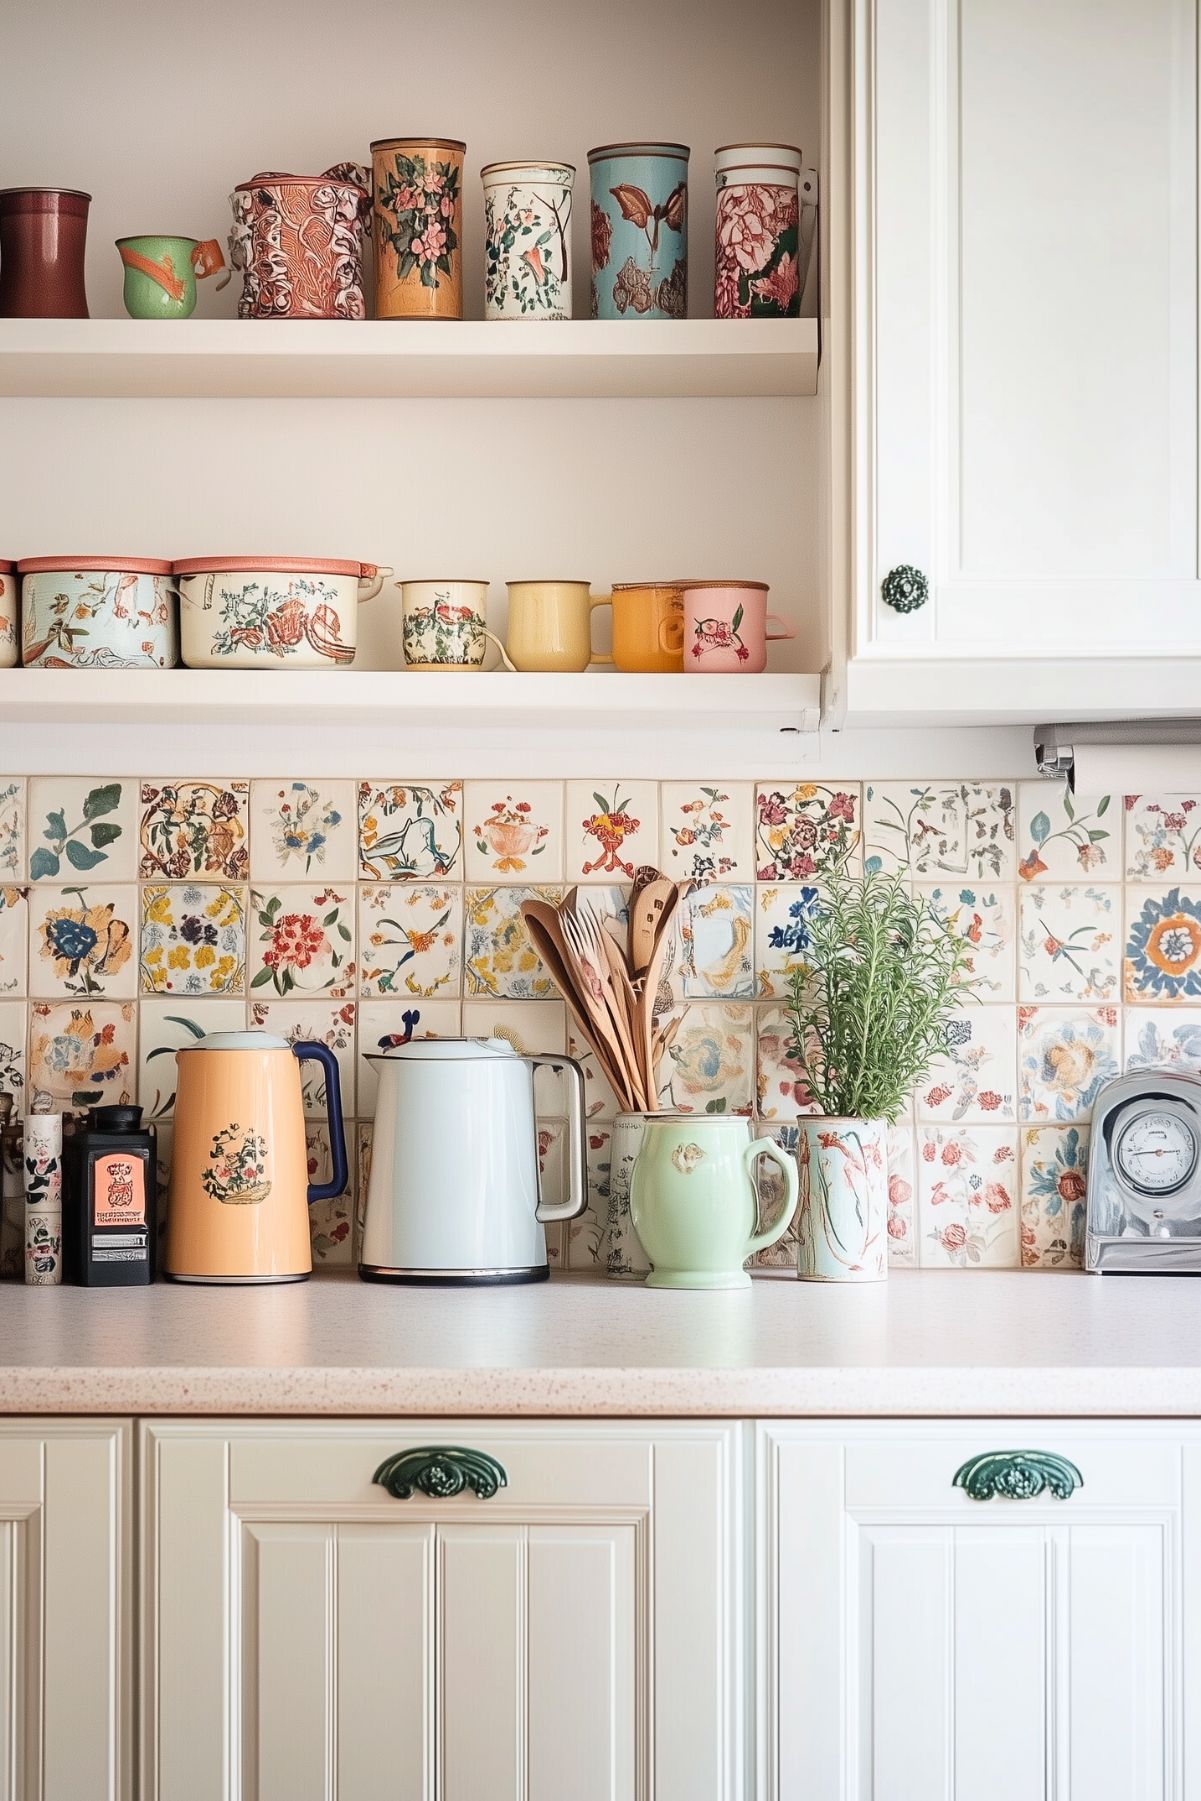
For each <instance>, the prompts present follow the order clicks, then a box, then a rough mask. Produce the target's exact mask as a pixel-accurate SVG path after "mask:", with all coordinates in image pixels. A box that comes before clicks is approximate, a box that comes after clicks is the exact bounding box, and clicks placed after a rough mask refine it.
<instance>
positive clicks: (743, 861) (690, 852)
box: [659, 782, 755, 882]
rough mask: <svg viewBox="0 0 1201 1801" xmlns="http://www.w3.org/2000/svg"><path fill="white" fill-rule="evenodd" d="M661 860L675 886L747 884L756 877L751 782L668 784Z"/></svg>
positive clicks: (663, 792) (662, 802) (662, 797)
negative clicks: (684, 884) (679, 884)
mask: <svg viewBox="0 0 1201 1801" xmlns="http://www.w3.org/2000/svg"><path fill="white" fill-rule="evenodd" d="M659 799H660V806H661V809H662V831H661V834H660V837H661V854H662V859H663V862H662V868H663V872H664V874H665V875H669V876H672V877H674V879H675V880H676V881H677V882H688V881H692V882H727V881H733V882H738V881H742V882H749V881H750V880H751V879H752V878H753V876H754V874H755V852H754V822H755V790H754V786H753V784H752V783H750V782H664V783H663V786H662V787H661V788H660V790H659Z"/></svg>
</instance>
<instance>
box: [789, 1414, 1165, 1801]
mask: <svg viewBox="0 0 1201 1801" xmlns="http://www.w3.org/2000/svg"><path fill="white" fill-rule="evenodd" d="M758 1436H759V1443H758V1459H757V1467H758V1484H759V1526H760V1535H759V1546H760V1550H759V1557H760V1596H761V1602H762V1605H761V1610H760V1619H759V1635H758V1650H759V1701H760V1705H759V1721H758V1724H759V1753H760V1755H759V1769H760V1795H761V1796H762V1797H765V1798H766V1797H771V1801H852V1798H854V1801H1015V1798H1016V1797H1020V1798H1021V1801H1043V1798H1046V1801H1197V1797H1201V1604H1199V1592H1198V1583H1199V1572H1198V1567H1197V1566H1198V1559H1199V1557H1201V1532H1199V1529H1198V1528H1199V1524H1201V1516H1199V1513H1198V1509H1199V1508H1201V1438H1199V1437H1198V1436H1197V1435H1196V1434H1195V1433H1194V1432H1193V1430H1192V1428H1191V1427H1185V1428H1184V1429H1183V1430H1182V1429H1181V1428H1179V1427H1177V1428H1176V1429H1174V1430H1172V1429H1168V1428H1163V1429H1160V1428H1158V1427H1154V1426H1140V1425H1129V1426H1127V1425H1124V1424H1122V1423H1120V1422H1113V1423H1110V1424H1108V1425H1096V1426H1081V1425H1078V1424H1073V1423H1071V1422H1064V1421H1030V1420H1024V1421H1018V1422H1012V1421H1010V1422H1006V1421H998V1420H985V1421H981V1422H979V1423H978V1424H975V1425H964V1424H963V1423H962V1422H956V1423H954V1424H947V1425H941V1424H931V1423H929V1422H924V1421H906V1422H897V1423H895V1424H888V1425H866V1424H865V1425H864V1426H862V1427H860V1428H856V1427H848V1426H846V1425H845V1424H844V1425H842V1426H841V1427H837V1428H833V1427H832V1428H823V1427H821V1426H805V1425H800V1424H798V1425H792V1424H782V1423H781V1424H772V1425H765V1426H763V1427H761V1428H760V1429H759V1435H758ZM1032 1449H1033V1450H1036V1451H1040V1452H1044V1453H1049V1454H1051V1458H1052V1461H1051V1462H1050V1463H1044V1464H1038V1463H1035V1464H1034V1465H1033V1468H1034V1473H1033V1474H1031V1468H1032V1460H1031V1459H1030V1458H1029V1457H1028V1456H1027V1457H1026V1458H1025V1459H1024V1460H1023V1461H1020V1462H1019V1461H1015V1459H1014V1457H1013V1456H1012V1454H1013V1453H1022V1452H1027V1453H1028V1452H1029V1451H1031V1450H1032ZM988 1453H999V1454H1003V1455H1001V1456H998V1457H997V1458H996V1459H995V1460H992V1461H990V1462H989V1463H987V1464H985V1465H983V1466H982V1467H981V1466H980V1464H979V1463H978V1462H977V1463H976V1473H975V1475H974V1477H969V1476H968V1475H967V1473H965V1476H964V1478H963V1479H962V1480H964V1481H965V1482H966V1483H967V1486H956V1485H955V1476H956V1472H957V1471H959V1470H960V1469H961V1468H963V1467H964V1466H970V1465H971V1464H972V1463H973V1461H975V1460H979V1459H980V1458H981V1457H982V1456H983V1455H984V1454H988ZM1063 1459H1066V1460H1067V1470H1066V1471H1065V1466H1064V1465H1063V1463H1062V1460H1063ZM1071 1466H1074V1468H1075V1471H1076V1472H1077V1473H1078V1474H1079V1475H1080V1476H1081V1477H1082V1478H1083V1485H1082V1486H1079V1487H1073V1488H1072V1492H1071V1493H1070V1494H1069V1495H1068V1496H1067V1498H1066V1499H1060V1498H1057V1496H1056V1495H1055V1494H1054V1493H1053V1492H1052V1489H1051V1488H1050V1487H1048V1488H1044V1489H1043V1490H1042V1491H1041V1492H1038V1493H1035V1494H1026V1493H1023V1492H1022V1491H1023V1490H1024V1489H1028V1488H1029V1487H1031V1486H1036V1485H1037V1482H1038V1480H1039V1472H1040V1471H1042V1472H1044V1473H1046V1474H1047V1475H1048V1477H1050V1478H1051V1479H1052V1480H1054V1481H1059V1482H1060V1483H1061V1484H1062V1485H1063V1486H1070V1485H1071V1484H1072V1483H1073V1482H1074V1477H1073V1476H1072V1475H1071V1474H1070V1468H1071ZM990 1478H991V1483H992V1484H995V1485H999V1491H998V1492H994V1493H993V1494H992V1496H991V1498H974V1496H980V1497H983V1496H984V1495H986V1494H987V1493H988V1492H989V1489H990ZM1006 1489H1009V1490H1011V1491H1014V1490H1016V1491H1017V1498H1013V1495H1012V1493H1011V1494H1010V1495H1007V1494H1006V1492H1005V1491H1006Z"/></svg>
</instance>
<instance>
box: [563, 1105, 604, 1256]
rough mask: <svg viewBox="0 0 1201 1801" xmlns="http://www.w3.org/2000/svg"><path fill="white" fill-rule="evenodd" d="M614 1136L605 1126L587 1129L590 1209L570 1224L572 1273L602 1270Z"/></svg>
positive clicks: (569, 1253)
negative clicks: (611, 1147) (573, 1271)
mask: <svg viewBox="0 0 1201 1801" xmlns="http://www.w3.org/2000/svg"><path fill="white" fill-rule="evenodd" d="M611 1139H612V1134H611V1132H610V1130H609V1128H608V1126H606V1125H592V1124H590V1125H589V1127H588V1137H587V1140H586V1149H587V1154H588V1205H587V1207H586V1208H585V1209H584V1211H583V1213H581V1214H579V1215H578V1216H577V1217H576V1218H575V1219H573V1220H571V1221H569V1222H568V1227H567V1266H568V1268H569V1269H591V1270H596V1269H603V1268H604V1262H605V1232H606V1229H607V1227H608V1223H609V1175H610V1171H611V1169H612V1163H611V1160H610V1143H611Z"/></svg>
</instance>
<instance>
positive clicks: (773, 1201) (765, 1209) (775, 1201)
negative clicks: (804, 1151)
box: [747, 1125, 801, 1275]
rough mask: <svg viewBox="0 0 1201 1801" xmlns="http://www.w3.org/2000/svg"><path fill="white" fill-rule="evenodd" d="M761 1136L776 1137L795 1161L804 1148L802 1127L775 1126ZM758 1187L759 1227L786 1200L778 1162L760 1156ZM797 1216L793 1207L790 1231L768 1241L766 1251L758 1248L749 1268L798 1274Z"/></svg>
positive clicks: (766, 1222) (773, 1217) (764, 1224)
mask: <svg viewBox="0 0 1201 1801" xmlns="http://www.w3.org/2000/svg"><path fill="white" fill-rule="evenodd" d="M758 1136H761V1137H764V1138H774V1139H775V1141H776V1143H777V1144H778V1145H779V1147H780V1149H781V1150H782V1151H784V1152H785V1153H786V1155H788V1156H789V1157H791V1158H792V1159H793V1160H794V1161H796V1160H797V1159H798V1158H799V1155H800V1149H801V1129H800V1127H799V1126H795V1125H788V1126H772V1127H771V1129H770V1130H769V1131H764V1132H762V1133H760V1134H758ZM756 1181H757V1186H758V1190H759V1230H760V1231H763V1230H764V1228H765V1227H766V1226H767V1225H768V1224H770V1222H771V1221H772V1220H774V1219H778V1218H779V1214H780V1208H781V1206H782V1205H783V1202H784V1175H783V1172H782V1170H781V1169H780V1168H779V1167H778V1165H777V1164H775V1163H771V1162H769V1161H768V1160H767V1159H766V1158H761V1159H760V1162H759V1165H758V1172H757V1177H756ZM797 1229H798V1217H797V1211H796V1210H794V1212H793V1215H792V1218H791V1220H790V1221H789V1223H788V1230H787V1232H785V1234H784V1236H783V1238H777V1240H776V1242H775V1244H769V1245H768V1247H767V1249H766V1250H764V1251H756V1252H755V1254H754V1256H753V1257H752V1258H751V1259H750V1261H749V1262H748V1264H747V1268H748V1269H749V1270H752V1271H754V1270H759V1269H775V1270H786V1271H787V1272H788V1273H789V1274H790V1275H795V1274H796V1270H797V1264H798V1261H799V1257H800V1253H799V1250H798V1248H797Z"/></svg>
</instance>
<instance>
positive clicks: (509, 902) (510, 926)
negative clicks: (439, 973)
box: [463, 888, 563, 1000]
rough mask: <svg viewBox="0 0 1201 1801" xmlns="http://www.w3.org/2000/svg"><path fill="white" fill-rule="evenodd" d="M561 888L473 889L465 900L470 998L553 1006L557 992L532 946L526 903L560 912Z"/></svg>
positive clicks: (466, 977) (466, 973) (465, 956)
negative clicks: (539, 903)
mask: <svg viewBox="0 0 1201 1801" xmlns="http://www.w3.org/2000/svg"><path fill="white" fill-rule="evenodd" d="M562 892H563V891H562V889H560V888H468V889H467V892H466V895H465V898H464V916H465V929H464V952H463V963H464V982H465V988H466V992H467V993H468V994H484V995H491V996H493V998H495V999H497V1000H549V999H550V998H551V996H552V995H554V994H555V993H556V992H557V990H556V988H555V985H554V983H553V982H552V981H551V979H550V976H549V975H548V974H547V972H546V970H545V969H544V968H543V966H542V960H541V958H540V957H539V956H538V953H537V952H536V951H535V949H534V947H533V945H532V944H531V943H530V940H529V937H528V935H527V933H526V929H525V922H524V921H523V919H522V917H521V903H522V901H523V900H527V899H531V898H537V899H538V900H544V901H546V902H548V904H549V905H551V906H555V905H556V904H557V903H558V901H559V900H560V899H561V897H562Z"/></svg>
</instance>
